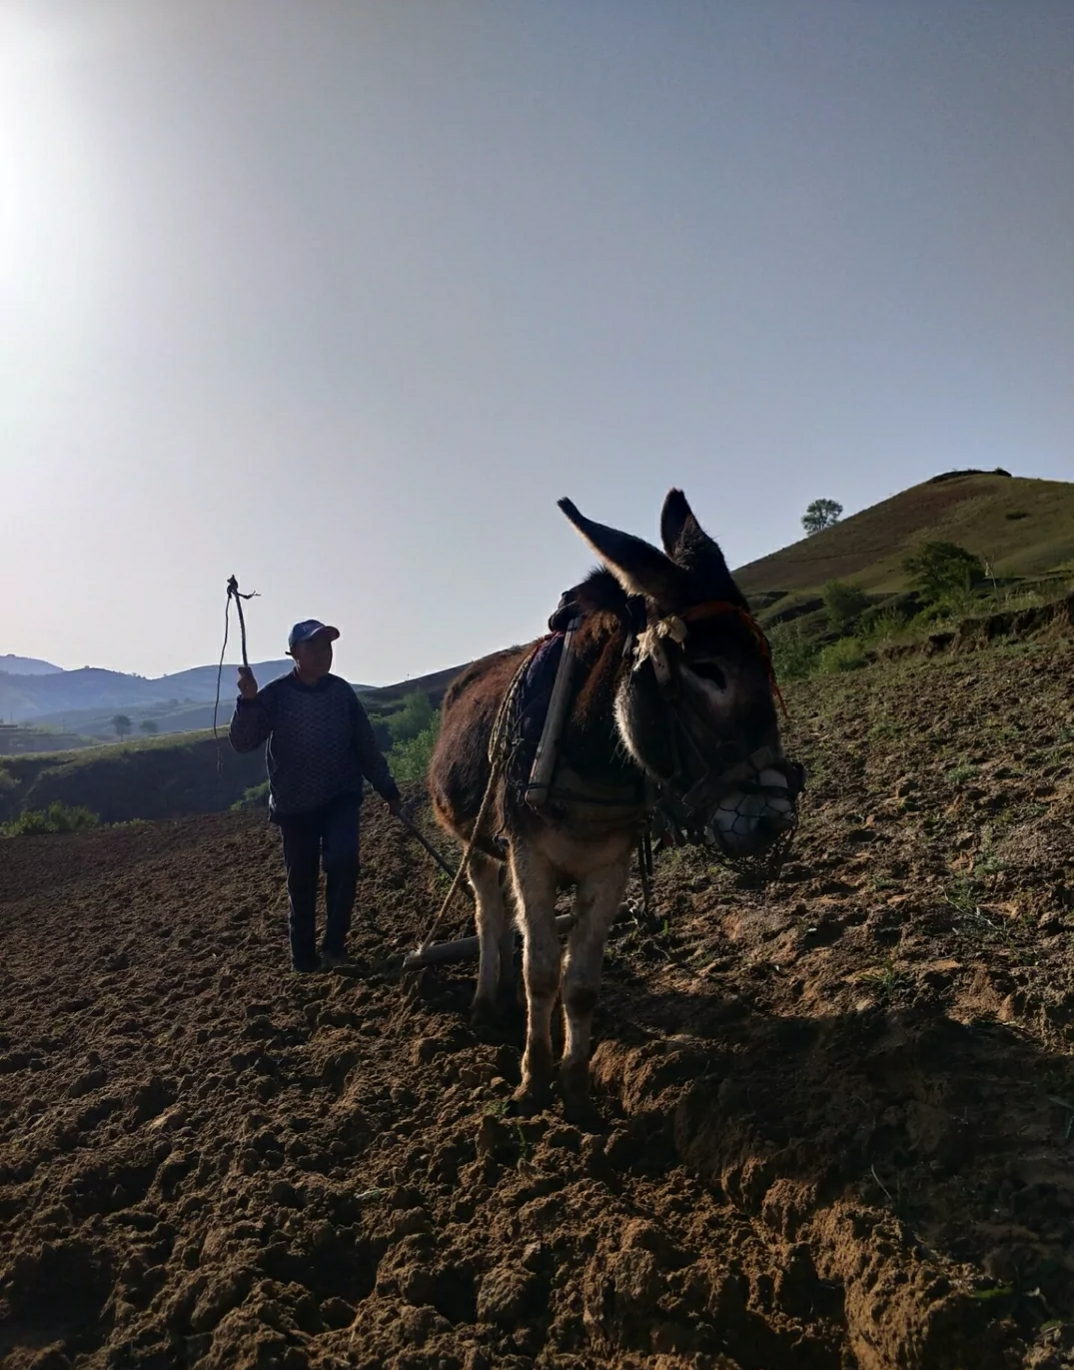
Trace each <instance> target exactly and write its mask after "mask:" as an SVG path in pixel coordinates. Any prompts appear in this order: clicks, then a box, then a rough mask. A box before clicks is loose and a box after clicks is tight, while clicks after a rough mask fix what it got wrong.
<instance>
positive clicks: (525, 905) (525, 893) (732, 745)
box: [429, 490, 801, 1124]
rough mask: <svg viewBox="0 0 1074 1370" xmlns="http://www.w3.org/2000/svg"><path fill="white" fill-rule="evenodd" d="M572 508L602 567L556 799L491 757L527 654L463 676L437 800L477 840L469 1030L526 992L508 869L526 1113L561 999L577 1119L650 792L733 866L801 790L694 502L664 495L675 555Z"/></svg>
mask: <svg viewBox="0 0 1074 1370" xmlns="http://www.w3.org/2000/svg"><path fill="white" fill-rule="evenodd" d="M559 507H560V508H561V509H562V510H563V512H564V514H566V516H567V518H568V519H569V520H570V521H571V523H572V524H573V525H574V527H575V528H576V529H577V530H578V531H579V532H580V533H581V535H582V537H583V538H584V539H585V540H586V541H587V542H588V544H589V545H590V547H591V548H592V549H593V550H594V551H595V552H596V553H597V556H598V557H599V558H600V561H601V562H602V563H603V565H602V567H600V568H598V569H596V570H594V571H593V572H592V573H591V574H590V575H589V577H588V579H587V580H586V581H584V582H583V583H582V584H581V585H580V586H578V587H576V589H575V590H574V591H573V592H572V593H573V595H574V609H575V612H576V614H577V618H576V631H575V633H574V640H573V658H574V681H575V685H574V693H573V695H572V698H571V701H570V704H569V706H568V713H567V717H566V721H565V723H564V729H563V733H562V737H561V741H560V748H559V753H558V755H559V761H558V764H557V770H556V774H555V777H554V781H553V792H552V799H551V802H550V803H549V804H548V806H547V807H545V808H542V809H540V810H536V811H535V810H534V809H533V808H532V807H531V806H530V805H529V804H527V803H526V802H525V800H524V798H523V796H522V793H521V789H520V787H519V786H518V785H517V784H513V783H512V782H511V777H510V774H509V773H508V774H507V775H504V774H503V773H502V771H501V770H498V771H497V773H495V774H494V773H493V766H492V762H491V761H490V757H489V749H490V739H491V737H492V734H493V729H494V726H495V723H496V720H497V717H498V715H499V711H500V706H501V704H502V703H503V701H504V698H505V695H506V694H507V692H508V691H509V690H510V689H511V687H512V682H513V681H514V679H515V677H516V673H517V672H518V671H519V669H520V667H521V666H523V665H524V663H525V662H526V661H527V659H528V657H529V654H530V652H531V651H532V650H533V645H531V647H513V648H510V649H508V650H507V651H501V652H497V653H495V654H494V655H492V656H488V657H485V658H484V659H483V660H480V661H477V662H475V663H474V664H472V665H471V666H469V667H467V668H466V670H464V671H463V672H462V673H461V674H460V675H459V676H458V677H456V679H455V680H454V681H453V683H452V685H451V687H450V688H449V690H448V692H447V694H446V695H445V698H444V704H443V711H442V718H441V730H440V737H439V740H438V742H437V746H436V749H435V751H434V753H433V757H432V760H431V763H430V770H429V789H430V794H431V797H432V802H433V808H434V811H435V814H436V817H437V819H438V821H439V822H440V823H441V825H442V826H443V827H445V828H446V829H448V830H449V831H450V832H452V833H454V834H455V835H456V836H457V837H458V838H459V839H460V840H462V841H463V842H471V841H472V844H473V845H472V851H471V856H470V860H469V865H468V868H467V875H468V878H469V881H470V884H471V886H472V888H473V891H474V895H475V901H476V908H477V913H476V918H477V930H478V936H479V942H480V960H479V968H478V978H477V992H476V996H475V999H474V1004H473V1013H474V1018H475V1021H478V1022H481V1021H490V1020H493V1019H495V1018H496V1017H497V1016H499V1014H498V1009H499V1010H501V1011H502V1010H503V1009H504V1008H505V1007H506V1006H507V1005H509V1004H510V1003H511V1002H512V1001H513V999H514V994H515V988H514V974H513V971H514V965H513V949H514V924H513V920H512V919H511V918H510V917H509V915H508V911H507V908H506V905H505V900H504V889H503V881H502V880H501V876H502V874H503V864H504V862H505V863H506V867H507V870H508V872H509V875H510V884H511V887H512V890H513V894H514V902H515V905H516V908H517V913H518V918H519V921H520V923H521V929H522V935H523V979H524V983H525V993H526V1006H527V1028H526V1045H525V1052H524V1054H523V1058H522V1083H521V1085H520V1087H519V1089H518V1091H517V1093H516V1096H515V1098H516V1102H517V1104H518V1105H519V1107H520V1108H521V1109H522V1110H523V1111H531V1112H532V1111H534V1110H539V1109H542V1108H544V1107H545V1106H547V1104H548V1102H549V1101H550V1097H551V1092H552V1086H553V1081H554V1074H555V1071H554V1061H553V1053H552V1040H551V1022H552V1014H553V1010H554V1007H555V1003H556V998H557V996H558V995H559V994H560V993H562V1001H563V1014H564V1051H563V1058H562V1062H561V1064H560V1069H559V1088H560V1093H561V1095H562V1099H563V1105H564V1112H565V1114H566V1116H567V1117H568V1118H570V1119H571V1120H572V1121H578V1122H582V1123H586V1124H592V1123H593V1122H594V1119H595V1110H594V1109H593V1107H592V1105H591V1104H590V1101H589V1054H590V1035H591V1030H592V1019H593V1011H594V1008H595V1006H596V1002H597V994H598V987H599V984H600V972H601V963H602V961H603V956H604V944H605V942H606V940H607V936H608V930H609V928H610V927H611V925H612V922H613V921H614V919H615V917H616V915H617V913H618V910H619V908H620V905H621V902H622V899H623V895H624V892H625V889H626V885H627V881H628V878H629V874H630V866H631V857H632V854H633V851H634V848H635V846H636V844H637V842H638V838H639V834H640V832H641V831H642V828H643V825H644V824H645V823H646V821H647V818H648V815H649V813H650V811H651V808H652V803H653V796H654V793H655V794H657V795H659V796H662V797H664V798H666V799H667V800H668V802H669V803H671V804H672V805H676V804H677V805H678V812H679V813H692V814H693V815H694V816H695V817H696V816H698V815H700V822H701V824H703V825H705V826H706V827H707V831H708V834H709V837H710V840H715V842H716V843H717V844H718V845H719V846H720V847H721V848H722V849H723V851H724V852H725V853H726V854H727V855H729V856H732V857H734V856H748V855H755V854H758V853H760V852H763V851H764V850H766V849H767V848H768V847H770V846H771V844H772V843H773V842H774V841H775V840H776V839H777V838H778V837H779V836H780V835H781V834H783V833H785V832H786V831H787V830H788V829H789V828H791V827H793V825H794V823H795V805H796V800H797V795H798V791H799V790H800V788H801V781H800V771H799V768H797V767H796V766H795V765H794V764H793V763H790V762H788V761H787V759H786V758H785V757H784V754H783V750H782V746H781V743H780V736H779V727H778V722H777V718H776V710H775V704H774V702H773V691H774V687H775V682H774V679H773V677H772V674H771V664H770V659H769V656H768V650H767V643H766V642H765V640H764V637H763V635H762V634H761V632H760V629H759V628H758V627H757V625H756V624H755V623H754V621H753V619H752V618H751V617H750V614H749V606H748V604H747V602H746V599H745V597H744V596H743V594H742V592H741V591H740V590H739V588H738V586H737V585H736V584H735V582H734V580H733V578H732V576H731V573H730V572H729V571H728V569H727V563H726V562H725V560H724V557H723V553H722V552H721V551H720V549H719V547H718V546H717V544H716V543H715V542H714V541H713V540H712V539H711V538H710V537H709V536H708V535H707V534H706V533H705V532H704V531H703V530H702V528H701V526H700V524H699V523H698V521H697V519H696V518H695V516H694V514H693V512H692V510H691V509H690V506H689V504H688V503H687V501H686V497H685V496H684V495H683V493H682V492H681V491H680V490H671V491H669V493H668V495H667V498H666V499H665V501H664V507H663V512H662V515H661V523H660V528H661V538H662V541H663V544H664V551H659V550H658V549H657V548H656V547H653V546H651V545H650V544H649V543H647V542H644V541H643V540H642V539H640V538H636V537H633V536H631V535H630V534H627V533H621V532H617V531H616V530H615V529H612V528H608V527H605V526H603V525H602V524H599V523H594V522H592V521H591V520H590V519H587V518H585V517H584V516H583V515H582V514H581V513H580V512H579V511H578V509H576V508H575V506H574V505H573V504H572V503H571V502H570V500H566V499H564V500H560V501H559ZM538 645H539V644H538ZM490 776H491V783H492V785H493V786H494V787H495V789H494V793H493V795H492V796H490V798H491V799H492V800H493V801H494V802H493V804H492V810H491V812H492V813H493V815H494V816H495V817H496V819H497V825H494V824H493V823H490V822H488V821H486V822H485V823H483V825H482V831H481V832H479V833H477V834H476V835H475V833H474V825H475V820H476V819H477V818H478V816H479V810H480V809H481V806H482V800H483V798H484V796H485V792H486V788H487V787H488V786H489V784H490ZM570 886H573V887H574V890H575V902H574V912H575V922H574V924H573V926H572V928H571V930H570V933H569V935H568V941H567V953H566V964H565V966H564V967H563V968H562V977H561V949H560V942H559V937H558V935H557V932H556V926H555V900H556V894H557V891H558V890H559V889H560V888H561V887H570Z"/></svg>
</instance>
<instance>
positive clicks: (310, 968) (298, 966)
mask: <svg viewBox="0 0 1074 1370" xmlns="http://www.w3.org/2000/svg"><path fill="white" fill-rule="evenodd" d="M291 969H292V970H293V971H295V972H296V974H298V975H312V974H313V973H314V972H315V971H318V970H320V969H321V963H320V961H318V960H317V958H316V957H314V958H313V960H312V961H292V962H291Z"/></svg>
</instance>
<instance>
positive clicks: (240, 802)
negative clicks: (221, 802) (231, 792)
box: [231, 780, 269, 809]
mask: <svg viewBox="0 0 1074 1370" xmlns="http://www.w3.org/2000/svg"><path fill="white" fill-rule="evenodd" d="M268 798H269V783H268V781H267V780H262V782H261V784H260V785H251V786H250V787H249V789H246V790H243V792H242V798H241V799H236V800H235V802H234V804H232V806H231V807H232V808H233V809H263V808H264V807H265V806H266V805H267V804H268Z"/></svg>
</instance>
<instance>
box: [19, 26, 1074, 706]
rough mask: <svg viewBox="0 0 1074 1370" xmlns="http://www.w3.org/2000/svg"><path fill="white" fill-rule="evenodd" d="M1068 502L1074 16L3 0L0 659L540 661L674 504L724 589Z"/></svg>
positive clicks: (397, 673)
mask: <svg viewBox="0 0 1074 1370" xmlns="http://www.w3.org/2000/svg"><path fill="white" fill-rule="evenodd" d="M966 465H974V466H985V467H991V466H995V465H1002V466H1005V467H1007V468H1009V469H1010V470H1011V471H1013V472H1014V473H1015V474H1017V475H1026V476H1043V477H1050V478H1058V479H1074V4H1072V3H1071V0H1050V2H1049V0H1001V2H999V3H989V0H965V2H964V3H962V2H960V0H919V2H916V3H915V0H899V2H898V3H894V2H893V0H853V2H852V3H851V2H849V0H801V3H796V2H795V0H764V2H763V3H758V0H705V2H704V3H702V2H701V0H646V2H645V3H641V2H640V0H603V2H602V3H597V0H286V2H284V0H181V3H180V2H179V0H3V3H2V5H0V586H2V591H0V653H3V652H8V651H10V652H17V653H21V654H23V655H29V656H40V657H45V658H47V659H50V660H52V661H55V662H56V663H57V664H59V665H61V666H65V667H78V666H82V665H85V664H92V665H101V666H109V667H112V668H115V669H120V670H133V671H138V672H140V673H142V674H146V675H156V674H160V673H163V672H171V671H174V670H179V669H182V668H184V667H186V666H190V665H195V664H199V663H203V662H208V661H212V660H214V659H215V657H216V655H217V654H218V652H219V646H220V634H221V629H222V619H223V608H224V589H225V583H226V580H227V577H228V576H229V575H230V574H231V573H232V572H235V573H236V574H237V575H238V576H239V578H240V581H241V583H242V585H243V586H244V587H245V588H248V589H256V590H258V591H260V593H261V596H262V597H261V598H260V599H258V600H255V601H254V602H253V603H252V604H251V605H250V606H249V610H248V618H249V625H250V633H251V642H250V647H251V656H252V657H253V658H254V659H257V658H261V657H269V656H275V655H277V654H278V653H279V651H280V649H281V647H282V646H283V641H284V637H285V634H286V630H287V627H288V626H289V624H290V623H291V622H292V621H293V620H295V619H297V618H303V617H306V616H316V617H320V618H324V619H327V620H330V621H333V622H335V623H336V624H337V625H338V626H339V627H340V629H341V630H342V632H343V637H342V639H341V641H340V643H339V647H338V654H337V663H338V666H339V668H340V669H341V671H342V672H343V673H344V674H346V675H348V676H349V678H350V679H352V680H361V681H366V682H369V683H384V682H388V681H392V680H398V679H400V678H402V677H403V676H406V675H417V674H421V673H422V672H424V671H427V670H434V669H438V668H441V667H444V666H448V665H452V664H455V663H458V662H462V661H466V660H468V659H470V658H472V657H474V656H477V655H479V654H481V653H483V652H485V651H488V650H492V649H494V648H496V647H498V646H503V645H507V644H509V643H512V642H515V641H521V640H526V639H527V638H529V637H531V636H534V635H535V634H536V633H537V632H539V631H540V629H541V627H542V624H543V622H544V620H545V618H546V616H547V614H548V613H549V611H550V610H551V608H552V607H553V606H554V604H555V602H556V599H557V598H558V595H559V593H560V591H561V590H562V589H563V588H564V587H566V586H567V585H569V584H571V583H573V582H574V581H575V580H577V579H578V578H579V577H580V576H581V575H582V574H583V573H584V572H585V570H586V569H587V567H588V565H589V564H590V559H589V556H588V554H587V552H586V549H585V547H584V546H583V544H582V543H581V541H580V540H579V539H578V537H577V535H576V534H575V533H574V532H573V531H572V530H571V529H570V527H569V525H568V524H567V522H566V521H565V520H564V518H563V517H562V515H561V514H560V513H559V511H558V510H557V509H556V507H555V500H556V499H557V498H558V497H559V496H561V495H569V496H570V497H571V498H572V499H574V500H575V501H576V503H577V504H578V505H579V506H580V508H581V509H582V510H583V512H584V513H586V514H588V515H589V516H590V517H593V518H597V519H599V520H601V521H602V522H608V523H617V524H618V525H619V526H621V527H626V528H628V529H629V530H630V531H633V532H637V533H640V534H642V535H645V536H649V537H652V538H655V535H656V529H657V516H658V511H659V506H660V501H661V499H662V497H663V495H664V492H665V491H666V490H667V488H668V487H669V486H670V485H681V486H682V487H683V488H685V490H686V492H687V495H688V497H689V498H690V499H691V501H692V502H693V504H694V507H695V509H696V511H697V512H698V514H699V516H700V517H701V519H702V522H703V523H704V524H705V525H706V526H707V527H708V529H709V531H710V532H712V533H713V534H714V535H715V536H716V537H717V538H719V539H720V541H721V542H722V544H723V547H724V550H725V552H726V554H727V557H728V560H729V562H730V563H731V564H732V565H741V564H743V563H745V562H747V561H750V560H752V559H753V558H755V557H758V556H761V555H763V554H764V553H765V552H768V551H771V550H774V549H775V548H777V547H779V546H782V545H785V544H787V543H789V542H792V541H795V540H796V539H797V537H798V536H799V535H800V526H799V518H800V516H801V514H802V512H803V510H804V508H805V506H806V504H807V503H808V502H809V501H810V500H811V499H813V498H815V497H830V498H833V499H837V500H839V501H841V502H842V503H843V504H844V506H845V507H846V509H847V512H848V513H849V512H853V511H854V510H855V509H859V508H862V507H864V506H866V505H868V504H872V503H875V502H876V501H877V500H878V499H882V498H884V497H885V496H887V495H889V494H891V493H894V492H895V491H897V490H899V489H901V488H904V487H905V486H907V485H909V484H912V483H914V482H916V481H918V480H921V479H924V478H926V477H928V476H930V475H933V474H935V473H936V472H939V471H942V470H945V469H948V468H950V467H953V466H966Z"/></svg>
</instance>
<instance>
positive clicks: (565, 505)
mask: <svg viewBox="0 0 1074 1370" xmlns="http://www.w3.org/2000/svg"><path fill="white" fill-rule="evenodd" d="M558 503H559V507H560V508H561V509H562V510H563V512H564V513H565V514H566V516H567V517H568V518H569V519H570V521H571V522H572V523H573V524H574V526H575V528H577V529H578V531H579V533H581V535H582V537H584V538H585V540H586V542H588V543H589V545H590V547H592V548H593V550H594V552H596V553H597V555H598V556H599V557H600V559H601V561H603V562H604V564H605V566H607V568H608V570H609V571H611V573H612V574H613V575H614V576H615V578H616V580H618V582H619V584H620V585H621V586H622V587H623V589H624V590H625V591H626V592H627V594H628V595H644V596H645V597H646V598H647V599H650V600H652V601H654V603H656V604H658V605H659V606H660V607H661V608H662V609H665V610H671V609H676V608H679V607H680V606H681V605H682V604H683V602H684V601H685V600H686V599H687V597H688V594H687V591H688V586H687V576H686V575H685V574H684V573H683V571H682V570H680V568H679V567H678V566H676V565H675V563H674V562H673V561H672V560H671V559H670V558H669V557H666V556H665V555H664V554H663V552H661V551H659V550H658V549H657V548H655V547H651V546H650V545H649V543H647V542H644V541H643V540H642V539H641V538H636V537H632V536H631V534H630V533H620V532H618V531H617V530H616V529H615V528H607V527H605V525H604V524H603V523H594V522H593V520H592V519H587V518H586V516H585V515H584V514H583V513H581V512H580V511H579V510H578V509H577V508H576V507H575V506H574V504H573V503H572V502H571V501H570V500H569V499H561V500H559V501H558Z"/></svg>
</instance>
